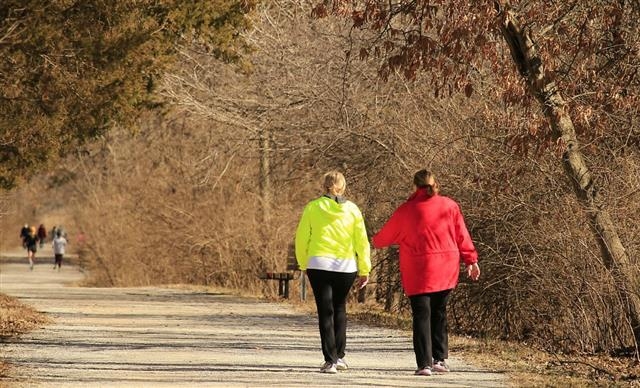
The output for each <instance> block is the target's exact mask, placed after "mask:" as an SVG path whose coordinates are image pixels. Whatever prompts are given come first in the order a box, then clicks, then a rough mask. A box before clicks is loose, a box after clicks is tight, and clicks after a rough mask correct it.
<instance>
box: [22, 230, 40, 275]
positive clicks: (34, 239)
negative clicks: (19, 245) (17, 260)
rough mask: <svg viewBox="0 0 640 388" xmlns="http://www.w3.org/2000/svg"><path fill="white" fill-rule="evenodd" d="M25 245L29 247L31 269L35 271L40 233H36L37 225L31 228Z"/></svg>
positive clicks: (28, 254)
mask: <svg viewBox="0 0 640 388" xmlns="http://www.w3.org/2000/svg"><path fill="white" fill-rule="evenodd" d="M24 243H25V246H26V247H27V258H28V259H29V269H30V270H31V271H33V264H34V260H35V258H36V252H37V251H38V235H37V234H36V227H35V226H32V227H30V228H29V234H28V235H27V237H25V239H24Z"/></svg>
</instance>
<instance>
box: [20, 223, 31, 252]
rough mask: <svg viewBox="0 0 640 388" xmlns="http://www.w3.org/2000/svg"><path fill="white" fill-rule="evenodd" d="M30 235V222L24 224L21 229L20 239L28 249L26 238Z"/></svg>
mask: <svg viewBox="0 0 640 388" xmlns="http://www.w3.org/2000/svg"><path fill="white" fill-rule="evenodd" d="M28 235H29V224H24V226H23V227H22V228H21V229H20V240H22V247H23V248H24V249H27V242H26V238H27V236H28Z"/></svg>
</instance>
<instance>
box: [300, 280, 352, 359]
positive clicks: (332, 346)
mask: <svg viewBox="0 0 640 388" xmlns="http://www.w3.org/2000/svg"><path fill="white" fill-rule="evenodd" d="M356 274H357V273H356V272H353V273H343V272H333V271H323V270H319V269H307V277H309V282H310V283H311V288H312V289H313V295H314V297H315V299H316V307H317V309H318V326H319V328H320V341H321V342H322V354H323V355H324V360H325V361H328V362H331V363H333V364H335V363H336V361H337V360H338V358H343V357H344V351H345V348H346V346H347V307H346V304H347V295H349V290H350V289H351V286H352V285H353V282H354V281H355V280H356Z"/></svg>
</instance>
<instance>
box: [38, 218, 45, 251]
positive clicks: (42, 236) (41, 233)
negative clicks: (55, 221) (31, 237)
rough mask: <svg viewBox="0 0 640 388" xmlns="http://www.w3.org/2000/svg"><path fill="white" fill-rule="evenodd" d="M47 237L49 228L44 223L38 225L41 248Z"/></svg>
mask: <svg viewBox="0 0 640 388" xmlns="http://www.w3.org/2000/svg"><path fill="white" fill-rule="evenodd" d="M46 239H47V229H46V228H45V227H44V224H40V226H39V227H38V240H40V249H42V248H43V247H44V242H45V240H46Z"/></svg>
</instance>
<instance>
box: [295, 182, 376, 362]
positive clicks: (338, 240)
mask: <svg viewBox="0 0 640 388" xmlns="http://www.w3.org/2000/svg"><path fill="white" fill-rule="evenodd" d="M345 188H346V182H345V179H344V176H343V175H342V174H341V173H340V172H337V171H330V172H328V173H326V174H325V175H324V179H323V189H324V191H325V194H324V195H323V196H321V197H320V198H316V199H314V200H313V201H311V202H309V203H308V204H307V205H306V206H305V208H304V211H303V213H302V218H301V219H300V223H299V224H298V229H297V231H296V258H297V260H298V264H299V265H300V269H301V270H303V271H306V273H307V277H308V278H309V282H310V283H311V288H312V289H313V295H314V297H315V300H316V307H317V310H318V326H319V328H320V341H321V343H322V354H323V355H324V360H325V363H324V365H323V366H322V368H321V369H320V371H321V372H324V373H336V372H337V371H338V370H345V369H347V363H346V362H345V361H344V355H345V348H346V339H347V338H346V337H347V311H346V301H347V296H348V294H349V290H350V289H351V286H352V285H353V283H354V281H355V279H356V277H358V286H359V287H360V288H362V287H364V286H365V285H366V284H367V282H368V280H369V272H370V271H371V260H370V248H369V240H368V238H367V232H366V229H365V226H364V219H363V218H362V213H360V209H358V206H356V205H355V204H354V203H353V202H350V201H347V200H346V199H345V198H344V197H343V194H344V190H345Z"/></svg>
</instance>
